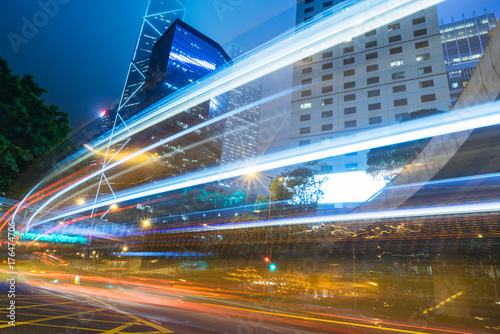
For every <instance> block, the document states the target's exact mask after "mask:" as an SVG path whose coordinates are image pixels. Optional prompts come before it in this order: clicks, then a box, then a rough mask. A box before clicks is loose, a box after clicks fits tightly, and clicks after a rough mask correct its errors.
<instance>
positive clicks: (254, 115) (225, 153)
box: [221, 44, 262, 164]
mask: <svg viewBox="0 0 500 334" xmlns="http://www.w3.org/2000/svg"><path fill="white" fill-rule="evenodd" d="M244 53H245V50H244V49H243V48H242V47H240V46H238V45H235V44H233V45H231V46H230V47H229V48H228V54H229V56H230V57H231V58H232V59H235V58H237V57H239V56H242V55H243V54H244ZM261 98H262V78H259V79H256V80H253V81H251V82H249V83H247V84H244V85H241V86H239V87H236V88H235V89H233V90H231V91H230V92H229V106H228V111H233V110H236V109H242V111H241V112H239V113H237V114H236V115H234V116H231V117H229V118H227V119H226V125H225V131H224V142H223V146H222V158H221V162H222V163H223V164H231V163H244V164H245V163H250V162H251V161H252V160H253V159H254V158H255V155H256V153H257V137H258V134H259V117H260V108H261V107H260V103H258V101H259V100H260V99H261Z"/></svg>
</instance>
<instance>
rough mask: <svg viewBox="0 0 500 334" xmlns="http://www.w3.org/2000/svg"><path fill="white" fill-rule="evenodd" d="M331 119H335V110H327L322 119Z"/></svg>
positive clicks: (322, 114)
mask: <svg viewBox="0 0 500 334" xmlns="http://www.w3.org/2000/svg"><path fill="white" fill-rule="evenodd" d="M329 117H333V110H327V111H323V112H322V113H321V118H329Z"/></svg>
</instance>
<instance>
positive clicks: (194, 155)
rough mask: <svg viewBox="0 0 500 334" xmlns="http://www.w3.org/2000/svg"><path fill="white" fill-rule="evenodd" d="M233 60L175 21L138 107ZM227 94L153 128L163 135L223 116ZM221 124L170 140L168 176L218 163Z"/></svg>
mask: <svg viewBox="0 0 500 334" xmlns="http://www.w3.org/2000/svg"><path fill="white" fill-rule="evenodd" d="M230 60H231V59H230V57H229V56H228V55H227V54H226V52H225V51H224V50H223V49H222V47H221V46H220V45H219V44H217V43H216V42H214V41H213V40H211V39H210V38H208V37H207V36H205V35H203V34H202V33H200V32H199V31H197V30H196V29H194V28H192V27H191V26H189V25H187V24H186V23H184V22H182V21H181V20H179V19H177V20H175V21H174V23H173V24H172V25H171V26H170V28H169V29H168V30H167V31H166V32H165V33H164V34H163V36H162V37H161V38H160V39H159V40H158V41H157V42H156V44H155V45H154V47H153V51H152V54H151V59H150V62H149V69H148V73H147V76H146V81H145V83H144V89H143V92H142V101H141V105H140V106H141V108H143V107H146V106H148V105H150V104H152V103H154V102H156V101H158V100H160V99H162V98H164V97H165V96H168V95H170V94H172V93H174V92H176V91H177V90H179V89H182V88H183V87H185V86H187V85H189V84H192V83H194V82H196V81H197V80H199V79H201V78H203V77H204V76H206V75H208V74H210V73H212V72H214V71H216V70H217V68H219V67H221V66H222V65H224V64H226V63H227V62H229V61H230ZM227 108H228V94H227V93H224V94H220V95H217V96H213V97H212V98H211V99H210V100H208V101H205V102H202V103H200V104H198V105H197V106H195V107H192V108H190V109H188V110H186V111H184V112H181V113H180V114H178V115H175V116H173V117H170V118H168V119H167V120H165V121H163V122H161V123H159V124H158V125H156V126H155V130H154V131H156V132H157V133H161V135H160V137H163V138H165V137H167V136H171V135H173V134H176V133H178V132H180V131H182V130H185V129H187V128H190V127H193V126H195V125H198V124H200V123H203V122H205V121H207V120H209V119H211V118H214V117H217V116H219V115H222V114H224V113H226V112H227ZM223 134H224V122H223V121H221V122H217V123H214V124H211V125H208V126H205V127H203V128H201V129H200V130H197V131H195V132H192V133H190V134H187V135H184V136H182V137H180V138H179V139H177V140H174V141H171V142H169V143H168V144H167V145H165V146H164V147H163V148H162V151H161V152H160V156H162V157H164V159H163V160H162V163H163V164H164V166H168V168H169V172H168V174H170V175H178V174H181V173H184V172H188V171H194V170H199V169H203V168H206V167H209V166H212V165H215V164H218V163H219V162H220V159H221V152H222V142H223Z"/></svg>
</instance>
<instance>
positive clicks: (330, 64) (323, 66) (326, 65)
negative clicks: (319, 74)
mask: <svg viewBox="0 0 500 334" xmlns="http://www.w3.org/2000/svg"><path fill="white" fill-rule="evenodd" d="M332 67H333V64H332V63H326V64H323V65H322V66H321V68H322V69H323V70H327V69H329V68H332Z"/></svg>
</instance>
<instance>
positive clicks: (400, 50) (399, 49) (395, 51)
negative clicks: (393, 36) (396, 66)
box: [389, 46, 403, 55]
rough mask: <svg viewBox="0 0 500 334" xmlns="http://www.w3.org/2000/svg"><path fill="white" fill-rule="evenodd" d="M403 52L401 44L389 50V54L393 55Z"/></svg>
mask: <svg viewBox="0 0 500 334" xmlns="http://www.w3.org/2000/svg"><path fill="white" fill-rule="evenodd" d="M401 52H403V47H402V46H398V47H397V48H392V49H390V50H389V53H390V54H391V55H395V54H398V53H401Z"/></svg>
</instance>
